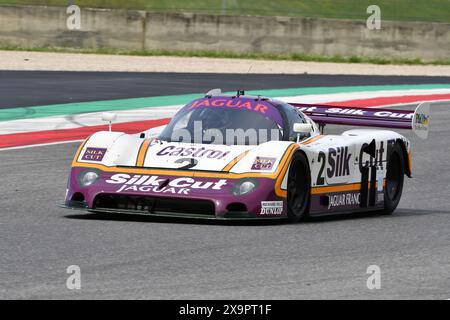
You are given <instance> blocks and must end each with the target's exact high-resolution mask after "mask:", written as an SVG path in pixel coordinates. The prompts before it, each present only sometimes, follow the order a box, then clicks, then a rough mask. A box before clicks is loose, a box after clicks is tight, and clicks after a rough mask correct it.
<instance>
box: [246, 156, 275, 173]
mask: <svg viewBox="0 0 450 320" xmlns="http://www.w3.org/2000/svg"><path fill="white" fill-rule="evenodd" d="M276 160H277V159H276V158H268V157H256V158H255V161H253V165H252V168H251V169H252V170H272V168H273V165H274V163H275V161H276Z"/></svg>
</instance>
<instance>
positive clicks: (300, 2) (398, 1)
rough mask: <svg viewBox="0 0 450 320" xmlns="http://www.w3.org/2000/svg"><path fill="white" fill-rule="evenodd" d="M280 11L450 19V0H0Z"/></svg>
mask: <svg viewBox="0 0 450 320" xmlns="http://www.w3.org/2000/svg"><path fill="white" fill-rule="evenodd" d="M222 1H223V2H224V3H226V11H225V14H230V15H269V16H272V15H279V16H294V17H295V16H304V17H317V18H336V19H367V17H368V14H367V13H366V9H367V7H368V6H369V5H371V4H377V5H379V6H380V8H381V17H382V19H384V20H396V21H436V22H450V1H449V0H376V1H374V0H257V1H255V0H0V5H1V4H33V5H56V6H66V5H67V3H68V2H70V3H73V4H77V5H79V6H80V7H96V8H119V9H141V10H149V11H172V12H173V11H176V12H199V13H213V14H220V13H221V12H222Z"/></svg>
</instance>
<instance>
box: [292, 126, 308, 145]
mask: <svg viewBox="0 0 450 320" xmlns="http://www.w3.org/2000/svg"><path fill="white" fill-rule="evenodd" d="M293 129H294V132H295V133H297V143H298V142H300V135H301V134H310V133H311V131H312V125H311V124H310V123H294V127H293Z"/></svg>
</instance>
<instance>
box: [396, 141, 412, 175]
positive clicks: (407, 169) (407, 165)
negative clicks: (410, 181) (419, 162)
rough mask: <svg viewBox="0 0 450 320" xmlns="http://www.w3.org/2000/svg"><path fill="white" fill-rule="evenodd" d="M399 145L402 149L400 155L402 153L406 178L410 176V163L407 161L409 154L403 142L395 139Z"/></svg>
mask: <svg viewBox="0 0 450 320" xmlns="http://www.w3.org/2000/svg"><path fill="white" fill-rule="evenodd" d="M395 143H397V144H399V145H400V148H401V149H402V155H403V162H404V163H403V165H404V168H405V175H406V176H408V178H412V167H411V166H412V163H410V161H409V154H408V151H407V148H406V145H405V142H404V141H403V140H402V139H397V141H396V142H395Z"/></svg>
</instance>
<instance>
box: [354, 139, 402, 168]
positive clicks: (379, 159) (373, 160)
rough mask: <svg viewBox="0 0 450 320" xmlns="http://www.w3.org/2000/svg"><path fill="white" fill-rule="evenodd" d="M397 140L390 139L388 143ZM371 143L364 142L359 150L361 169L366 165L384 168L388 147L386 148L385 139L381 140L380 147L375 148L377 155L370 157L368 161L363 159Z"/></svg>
mask: <svg viewBox="0 0 450 320" xmlns="http://www.w3.org/2000/svg"><path fill="white" fill-rule="evenodd" d="M394 142H395V140H389V141H388V145H390V144H392V143H394ZM368 145H369V144H367V143H363V145H362V146H361V150H360V151H359V169H360V171H361V170H362V168H365V167H372V166H375V167H377V166H378V167H380V169H381V170H383V158H384V156H385V155H386V153H385V151H386V149H385V148H384V141H381V142H380V147H379V148H376V149H375V157H370V159H369V160H367V161H363V157H364V154H365V152H364V149H365V148H366V147H367V146H368Z"/></svg>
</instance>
